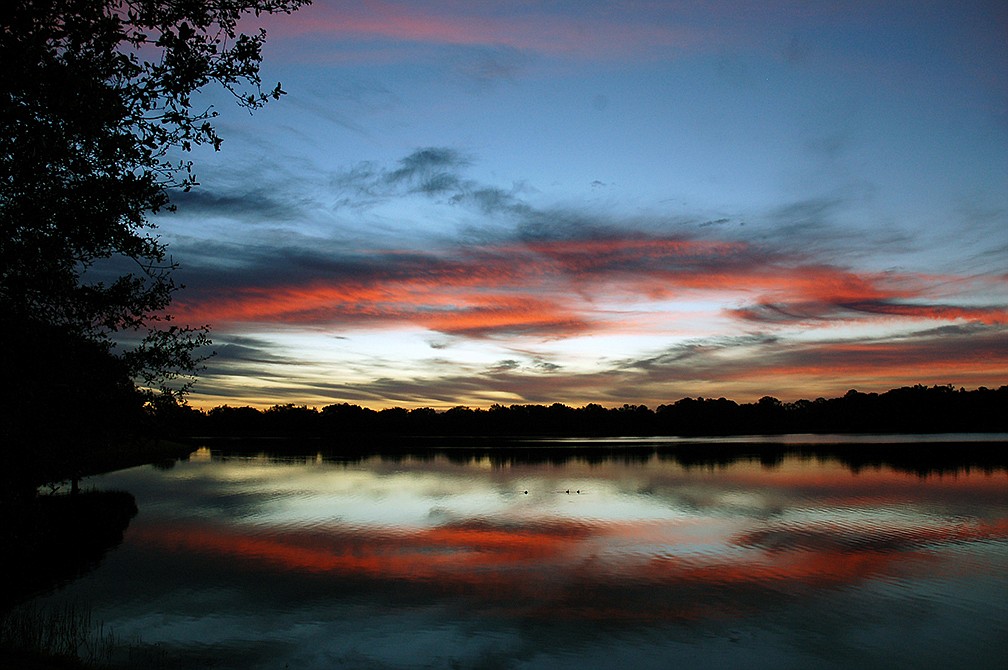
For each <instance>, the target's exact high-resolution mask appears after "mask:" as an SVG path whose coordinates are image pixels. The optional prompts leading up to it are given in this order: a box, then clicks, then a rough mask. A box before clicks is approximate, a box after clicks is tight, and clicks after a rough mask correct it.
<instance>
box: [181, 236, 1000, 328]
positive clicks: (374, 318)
mask: <svg viewBox="0 0 1008 670" xmlns="http://www.w3.org/2000/svg"><path fill="white" fill-rule="evenodd" d="M373 258H374V261H373V262H371V263H370V264H369V265H367V266H366V267H365V268H364V269H363V270H360V269H358V268H357V267H356V266H352V267H349V268H348V269H347V270H346V271H345V272H341V273H339V274H338V275H337V276H336V277H334V278H326V277H325V276H310V277H308V278H306V280H305V281H304V283H302V284H298V283H290V282H288V283H282V284H278V285H273V286H269V285H266V286H263V285H258V286H244V287H243V286H236V287H234V288H233V289H231V290H230V291H229V292H228V293H227V295H225V296H222V297H210V298H206V299H204V300H203V301H201V302H199V301H195V300H193V299H192V298H191V297H190V296H186V297H185V298H184V300H185V299H188V300H189V302H184V301H183V302H180V303H179V305H178V309H177V312H178V314H179V316H184V317H185V318H187V319H189V320H191V321H208V322H212V323H221V322H243V321H247V322H274V323H287V324H306V325H324V324H335V325H339V326H340V327H354V326H355V325H357V326H368V327H373V326H375V325H387V326H393V325H400V324H401V325H406V324H409V325H414V326H421V327H425V328H429V329H432V330H437V331H440V332H444V333H452V334H461V335H469V336H487V335H493V334H520V333H525V334H537V335H544V336H569V335H572V334H577V333H584V332H589V331H593V330H595V331H598V330H606V329H609V328H612V327H613V326H614V322H613V321H612V320H611V319H610V318H609V316H608V315H603V313H601V312H599V311H598V309H599V308H598V307H597V305H598V304H599V303H600V302H601V303H608V304H610V305H612V304H619V303H621V302H623V301H626V300H628V299H629V300H632V301H633V302H635V303H641V302H646V301H649V300H657V299H674V298H694V299H702V300H704V301H707V302H710V303H712V304H718V303H720V304H722V305H729V304H732V303H735V304H738V303H739V302H742V303H743V304H744V305H745V304H746V303H748V304H747V305H745V306H742V307H732V308H730V309H727V310H726V312H725V313H726V314H728V315H730V316H734V317H736V318H741V319H745V320H750V321H759V322H766V323H794V322H798V323H806V324H807V323H815V322H824V321H833V320H838V321H855V320H861V321H863V320H878V319H890V320H891V319H907V320H909V319H915V320H919V319H928V320H936V321H956V320H966V321H973V322H978V323H984V324H1003V323H1005V322H1006V321H1008V312H1006V309H1005V308H1004V307H1001V306H991V307H977V306H957V305H948V304H934V303H930V302H928V301H927V294H928V290H929V285H930V284H931V283H933V282H929V280H928V278H927V277H922V276H916V275H899V276H897V275H893V274H891V273H887V274H877V273H876V274H871V273H868V274H858V273H855V272H851V271H849V270H844V269H841V268H836V267H831V266H825V265H809V264H802V263H800V262H796V261H795V260H793V259H786V258H782V257H780V256H779V255H773V254H764V253H761V252H760V250H758V249H755V248H753V247H751V246H749V245H745V244H742V243H728V242H716V241H704V240H689V239H679V238H644V237H639V236H638V237H627V238H604V239H582V240H565V241H543V242H533V243H529V244H524V245H504V246H484V247H476V248H469V249H467V250H465V251H464V252H463V254H462V255H460V256H459V257H458V258H456V259H454V260H448V259H445V258H443V257H439V256H434V255H430V256H427V257H418V256H417V255H416V254H405V253H402V254H400V253H396V252H389V251H383V252H376V253H375V255H374V256H373ZM355 260H356V261H358V262H359V257H358V258H357V259H355ZM323 275H324V273H323ZM642 309H644V310H645V311H646V307H645V308H642ZM642 318H644V317H643V316H642ZM619 325H621V326H625V325H626V324H619Z"/></svg>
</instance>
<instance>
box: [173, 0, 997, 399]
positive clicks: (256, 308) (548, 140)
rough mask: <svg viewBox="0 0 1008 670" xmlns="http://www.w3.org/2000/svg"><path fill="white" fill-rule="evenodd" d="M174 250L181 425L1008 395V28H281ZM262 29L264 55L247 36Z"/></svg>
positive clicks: (668, 7) (662, 12)
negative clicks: (183, 342) (304, 416)
mask: <svg viewBox="0 0 1008 670" xmlns="http://www.w3.org/2000/svg"><path fill="white" fill-rule="evenodd" d="M264 24H265V25H266V27H267V29H268V31H269V40H268V43H267V48H266V51H265V60H264V65H263V75H264V80H266V81H267V82H273V81H275V80H279V81H282V82H283V85H284V89H285V90H286V91H287V92H288V95H287V96H285V97H284V98H283V99H282V100H281V101H279V102H277V103H271V104H270V105H268V106H267V108H265V109H264V110H261V111H259V112H257V113H256V114H254V115H251V116H250V115H247V114H245V113H244V112H242V111H241V110H239V109H237V108H235V107H233V106H231V105H230V104H229V102H228V100H227V99H226V97H225V96H223V95H220V94H219V93H214V92H209V91H208V92H207V93H206V101H207V102H208V103H213V104H215V105H216V106H217V108H218V109H219V110H220V111H221V113H222V116H221V117H220V119H219V120H220V124H219V129H220V132H221V134H222V136H223V137H224V138H225V142H224V145H223V148H222V151H221V152H220V153H218V154H213V153H212V152H209V153H197V154H196V155H195V156H194V159H195V160H196V164H197V170H198V174H199V178H200V182H201V186H200V187H199V188H198V189H196V190H195V191H193V192H192V193H189V194H181V193H180V194H176V197H175V201H176V203H177V204H178V206H179V209H178V212H177V213H175V214H173V215H170V216H159V217H158V223H159V225H160V226H161V232H162V234H163V235H164V237H165V239H166V240H167V241H168V242H169V244H170V248H171V250H172V253H173V255H174V256H175V258H176V259H177V260H179V261H180V262H181V263H182V265H183V269H182V271H181V272H180V278H181V279H182V281H184V282H185V283H186V284H187V288H186V290H185V291H183V292H181V293H180V294H179V295H178V298H177V302H176V306H175V311H176V312H177V313H178V315H179V318H180V319H183V320H185V321H188V322H191V323H210V324H211V325H212V326H213V339H214V342H215V346H214V348H215V350H216V351H217V355H216V356H215V357H214V358H212V359H211V360H210V361H208V369H207V370H206V372H205V373H204V374H203V375H202V376H201V379H200V381H199V382H198V384H197V385H196V386H195V387H194V392H193V395H192V397H191V401H192V402H193V404H195V405H198V406H212V405H216V404H223V403H228V404H232V405H234V404H255V405H270V404H274V403H286V402H294V403H298V404H308V405H316V406H321V405H325V404H330V403H334V402H344V401H348V402H353V403H359V404H363V405H368V406H372V407H384V406H389V405H399V406H407V407H413V406H435V407H448V406H453V405H470V406H486V405H489V404H491V403H494V402H500V403H503V404H512V403H525V402H536V403H542V402H554V401H556V402H564V403H567V404H571V405H581V404H585V403H587V402H599V403H601V404H604V405H613V404H622V403H624V402H630V403H643V404H647V405H649V406H652V407H653V406H655V405H658V404H661V403H663V402H670V401H674V400H677V399H678V398H680V397H683V396H687V395H688V396H697V395H704V396H714V397H717V396H725V397H730V398H734V399H736V400H740V401H744V400H752V399H755V398H758V397H760V396H762V395H767V394H770V395H775V396H777V397H780V398H782V399H796V398H799V397H806V398H814V397H816V396H820V395H823V396H829V395H834V394H840V393H843V392H844V391H845V390H846V389H848V388H859V389H861V390H884V389H887V388H890V387H892V386H899V385H904V384H914V383H924V384H936V383H940V384H944V383H951V384H954V385H956V386H960V385H962V386H966V387H976V386H980V385H986V386H999V385H1001V384H1004V383H1006V379H1008V328H1006V323H1008V39H1005V38H1006V35H1008V8H1006V7H1005V6H1004V5H1003V3H997V2H990V3H981V2H967V3H928V2H908V3H871V2H861V3H829V4H828V5H827V4H826V3H787V2H760V3H737V2H731V3H728V2H724V3H719V2H709V3H703V2H689V3H685V2H683V3H680V2H639V3H637V2H629V3H615V4H613V3H599V2H570V3H564V2H555V3H524V2H517V3H514V2H509V3H481V2H475V3H473V2H464V3H463V2H422V3H397V2H357V3H337V2H327V1H325V0H316V1H315V3H314V4H313V5H312V6H310V7H307V8H304V9H302V10H300V11H299V12H297V13H296V14H294V15H292V16H280V17H269V18H268V19H267V20H265V22H264ZM254 25H255V23H254V22H252V23H250V24H249V27H253V26H254Z"/></svg>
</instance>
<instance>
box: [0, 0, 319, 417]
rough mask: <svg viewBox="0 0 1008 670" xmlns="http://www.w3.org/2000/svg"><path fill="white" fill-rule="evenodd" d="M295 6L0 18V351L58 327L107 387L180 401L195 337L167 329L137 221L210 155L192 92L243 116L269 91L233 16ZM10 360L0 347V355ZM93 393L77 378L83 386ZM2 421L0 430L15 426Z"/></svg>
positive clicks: (106, 5)
mask: <svg viewBox="0 0 1008 670" xmlns="http://www.w3.org/2000/svg"><path fill="white" fill-rule="evenodd" d="M308 1H309V0H210V1H205V0H14V2H13V3H10V4H5V5H4V10H3V12H0V314H2V316H0V320H2V321H0V330H3V331H5V332H6V333H10V335H9V337H8V340H7V341H6V342H4V344H7V345H11V344H13V343H15V342H17V341H19V340H24V339H26V338H30V337H32V334H33V333H37V332H49V330H50V329H58V330H59V331H61V332H62V333H64V334H65V337H66V338H68V341H73V342H74V343H75V344H74V348H80V347H84V344H83V343H85V342H89V343H92V344H93V345H94V346H96V347H98V348H99V349H101V350H102V352H103V354H102V360H105V361H106V362H109V364H110V365H113V367H116V366H118V367H116V370H117V373H116V375H113V376H115V377H116V379H117V380H118V379H119V372H118V371H119V370H120V368H121V369H122V370H124V371H125V373H126V375H127V376H128V377H129V378H130V379H132V380H134V381H135V382H136V383H137V385H138V386H140V387H141V388H142V389H144V390H145V391H146V390H149V389H153V390H157V391H160V392H161V393H162V394H166V395H168V396H173V397H179V396H181V394H183V393H184V392H185V390H186V389H187V386H188V383H190V381H191V375H192V374H193V373H194V372H195V371H196V370H197V369H198V367H199V356H198V355H197V354H196V351H197V349H198V348H199V347H200V346H201V345H203V344H205V343H206V342H207V339H206V329H205V328H190V327H180V326H177V325H175V324H174V323H171V318H170V316H168V314H167V312H166V308H167V307H168V305H169V303H170V301H171V298H172V294H173V293H174V292H175V291H176V290H177V289H178V288H179V287H178V285H177V284H176V283H175V281H174V280H173V278H172V271H173V270H174V269H175V267H176V265H175V263H174V261H173V260H172V259H171V257H169V256H168V254H167V250H166V248H165V245H164V243H163V242H162V241H161V240H160V239H159V238H158V236H157V235H156V234H155V232H154V228H155V226H154V224H153V222H152V220H151V218H150V217H151V215H153V214H156V213H158V212H159V211H162V210H165V209H166V208H170V207H171V205H170V203H169V191H170V189H173V188H181V189H186V190H187V189H189V188H191V187H192V186H194V185H196V179H195V176H194V173H193V171H192V167H193V166H192V162H191V161H189V160H187V159H186V158H185V157H184V155H185V153H186V152H188V151H190V150H191V149H192V148H193V147H195V146H197V145H209V146H212V147H214V148H215V149H219V148H220V144H221V138H220V137H219V136H218V134H217V132H216V130H215V129H214V126H213V119H214V118H215V117H216V116H217V111H216V110H214V109H213V108H204V107H203V106H196V100H195V99H194V97H193V96H194V95H195V94H197V93H198V92H199V91H200V90H202V89H203V88H204V87H206V86H208V85H211V84H217V85H220V86H223V87H224V88H225V89H227V90H228V91H230V92H231V93H233V94H234V97H235V100H236V101H237V103H238V104H239V105H240V106H242V107H244V108H247V109H249V110H254V109H257V108H259V107H261V106H262V105H263V104H265V103H266V102H267V101H268V100H269V99H271V98H279V97H280V95H282V94H283V91H282V90H281V88H280V85H279V84H277V86H276V87H275V88H272V89H271V90H269V91H268V92H264V91H263V89H262V87H261V81H260V76H259V64H260V60H261V48H262V45H263V41H264V39H265V32H264V31H260V32H258V33H255V34H252V35H245V34H240V33H239V32H238V30H237V23H238V21H239V19H240V18H241V17H242V15H243V14H247V13H255V14H257V15H258V14H260V13H263V12H266V13H275V12H288V13H289V12H291V11H293V10H295V9H297V8H298V7H300V6H302V5H304V4H307V2H308ZM20 355H21V354H20V353H19V352H17V351H16V350H9V349H8V350H5V356H7V357H11V358H14V357H18V356H20ZM113 358H115V359H117V360H118V361H119V363H116V364H113V363H112V362H111V361H112V359H113ZM95 360H98V359H95ZM89 365H90V363H89ZM53 374H54V375H55V376H57V377H58V376H59V375H60V372H59V371H58V370H56V371H53ZM36 377H37V375H33V374H32V373H31V372H30V370H29V371H27V372H26V373H25V376H22V377H20V378H17V379H14V380H10V381H9V382H8V385H9V386H13V387H14V389H13V390H12V391H11V392H12V393H14V392H18V391H20V390H21V389H22V388H23V387H24V386H25V385H33V384H34V385H39V386H42V387H45V386H47V385H48V384H50V381H51V380H40V379H37V378H36ZM99 381H100V375H99V376H97V377H92V378H91V379H90V380H89V386H91V387H94V386H95V385H97V384H98V383H99ZM85 383H88V382H85ZM117 383H118V382H117ZM152 397H153V391H151V392H149V395H148V398H152ZM47 409H48V410H49V411H52V412H53V413H54V414H58V412H57V409H58V408H54V407H50V408H47ZM4 418H5V419H8V420H7V421H4V423H5V424H9V423H10V421H17V420H19V419H20V418H21V417H18V416H16V415H13V414H12V415H11V416H10V417H4ZM35 418H37V414H36V416H35Z"/></svg>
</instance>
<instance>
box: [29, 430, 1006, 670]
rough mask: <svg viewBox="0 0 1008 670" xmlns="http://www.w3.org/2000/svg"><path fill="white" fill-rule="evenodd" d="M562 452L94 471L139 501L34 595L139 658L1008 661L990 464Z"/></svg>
mask: <svg viewBox="0 0 1008 670" xmlns="http://www.w3.org/2000/svg"><path fill="white" fill-rule="evenodd" d="M574 453H575V454H576V453H577V452H574ZM569 454H570V452H560V451H558V452H557V453H556V455H555V456H553V457H550V458H545V459H544V458H540V457H536V458H520V457H519V458H513V459H512V458H506V457H505V458H501V457H497V458H494V459H491V458H490V457H488V456H486V455H476V456H473V455H464V454H458V453H456V454H453V453H451V452H448V453H447V454H434V455H430V454H429V455H427V456H424V457H418V456H413V457H408V456H407V457H399V458H388V457H386V458H382V457H365V458H361V459H357V460H352V461H343V462H340V461H333V460H327V459H324V458H322V457H321V456H311V457H306V458H269V457H266V456H257V457H228V458H221V457H220V455H219V454H216V453H211V452H210V451H208V450H205V449H204V450H201V451H199V452H196V453H195V454H193V456H192V457H191V458H190V460H189V461H188V462H182V463H178V464H177V465H176V466H175V467H173V468H171V469H157V468H153V467H145V468H137V469H132V470H127V471H123V472H119V473H114V474H111V475H107V476H104V477H99V478H95V479H94V480H92V481H91V483H92V484H94V485H95V486H96V487H98V488H120V489H125V490H128V491H130V492H132V493H133V494H134V495H135V496H136V498H137V503H138V505H139V508H140V513H139V515H138V516H137V517H136V518H135V519H134V520H133V522H132V524H131V525H130V527H129V529H128V531H127V532H126V536H125V540H124V542H123V544H122V545H120V546H119V547H118V548H116V549H115V550H113V551H111V552H110V553H109V554H108V555H107V556H106V558H105V560H104V561H103V563H102V564H101V566H100V567H99V568H98V569H97V570H95V571H94V572H92V573H91V574H89V575H88V576H86V577H84V578H82V579H80V580H78V581H77V582H74V583H73V584H71V585H69V586H68V587H66V588H65V589H63V590H62V591H61V592H59V593H57V594H53V595H51V596H48V597H47V598H45V599H43V600H44V601H46V602H60V601H63V600H66V599H79V600H81V601H83V602H87V603H89V604H90V605H91V606H92V607H93V610H94V616H95V618H97V619H100V620H103V621H104V622H105V623H106V624H107V625H109V626H111V627H112V628H113V629H114V631H115V633H116V634H117V635H118V636H119V637H120V638H123V639H125V640H127V641H129V640H133V641H134V645H133V649H132V651H131V652H130V653H132V655H133V661H134V662H142V663H143V664H144V665H146V666H147V667H150V668H158V667H163V668H176V667H178V668H202V667H207V668H211V667H212V668H271V669H278V670H279V669H282V668H291V669H298V670H303V669H313V668H340V667H347V668H372V667H379V668H380V667H392V668H442V667H443V668H454V667H461V668H594V667H623V668H634V669H637V668H675V667H681V666H686V667H690V668H706V667H725V666H735V667H749V668H761V667H762V668H789V667H790V668H804V667H813V666H815V667H878V668H899V667H905V668H947V667H968V668H984V667H991V668H993V667H1005V662H1004V653H1005V650H1006V649H1008V471H1006V470H1005V468H1004V467H994V468H986V469H977V468H975V467H973V468H968V469H959V470H958V471H955V472H949V471H946V472H944V473H942V474H930V475H925V476H921V475H920V474H917V473H915V472H907V471H902V470H899V469H896V468H894V467H891V466H885V465H882V466H870V467H859V468H855V469H852V468H851V467H849V466H847V465H844V464H843V463H842V462H839V461H837V460H833V459H830V458H813V457H809V456H804V457H802V456H796V455H785V456H784V457H783V458H777V459H775V460H773V461H771V462H767V461H766V459H764V461H763V462H761V461H760V459H759V458H747V457H741V458H738V459H737V460H734V461H731V459H727V460H728V461H729V462H722V463H719V464H711V463H702V462H701V463H699V464H696V463H694V462H692V461H691V464H690V465H685V464H684V463H683V462H682V460H681V459H677V458H675V457H674V456H671V455H668V454H665V453H657V452H656V453H653V454H650V455H648V454H647V453H643V454H642V453H639V452H638V453H635V455H634V456H633V457H632V458H630V457H627V458H619V457H617V458H599V457H598V456H597V455H596V456H593V457H592V458H591V459H585V458H580V457H577V456H575V457H568V456H569ZM723 460H724V459H723ZM855 470H856V471H855ZM526 491H527V493H526Z"/></svg>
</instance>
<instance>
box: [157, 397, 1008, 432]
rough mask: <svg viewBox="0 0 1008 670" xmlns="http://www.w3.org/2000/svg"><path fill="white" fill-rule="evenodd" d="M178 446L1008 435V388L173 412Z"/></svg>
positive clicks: (168, 418) (170, 420)
mask: <svg viewBox="0 0 1008 670" xmlns="http://www.w3.org/2000/svg"><path fill="white" fill-rule="evenodd" d="M161 419H162V420H164V422H165V423H164V424H163V425H165V426H166V427H168V428H169V429H170V431H171V432H172V433H174V434H175V435H179V436H207V437H214V436H217V437H324V438H330V437H331V438H337V437H341V436H348V435H363V434H366V435H375V436H488V437H490V436H570V437H583V436H584V437H587V436H652V435H680V436H702V435H761V434H762V435H767V434H769V435H772V434H784V433H945V432H1008V386H1002V387H1000V388H998V389H988V388H984V387H981V388H979V389H976V390H972V391H967V390H965V389H962V388H960V389H955V388H953V387H952V386H933V387H926V386H921V385H917V386H912V387H903V388H898V389H893V390H891V391H887V392H885V393H861V392H858V391H854V390H851V391H848V392H847V393H846V394H845V395H844V396H843V397H840V398H830V399H825V398H817V399H815V400H798V401H796V402H790V403H786V402H781V401H780V400H778V399H776V398H773V397H770V396H765V397H763V398H760V399H759V400H758V401H756V402H754V403H744V404H739V403H736V402H734V401H731V400H726V399H725V398H717V399H710V398H683V399H682V400H679V401H677V402H674V403H671V404H667V405H659V406H658V407H657V408H655V409H654V410H652V409H650V408H648V407H646V406H644V405H629V404H625V405H623V406H621V407H613V408H605V407H602V406H601V405H597V404H589V405H585V406H584V407H569V406H567V405H562V404H559V403H554V404H552V405H510V406H504V405H493V406H491V407H489V408H487V409H482V408H476V409H473V408H469V407H454V408H452V409H448V410H445V411H436V410H433V409H428V408H424V409H411V410H407V409H403V408H399V407H396V408H389V409H383V410H373V409H368V408H366V407H361V406H359V405H351V404H347V403H341V404H335V405H328V406H326V407H323V408H321V409H316V408H310V407H305V406H297V405H276V406H274V407H270V408H269V409H266V410H259V409H256V408H253V407H230V406H227V405H225V406H221V407H215V408H213V409H210V410H207V411H200V410H197V409H193V408H191V407H188V406H181V407H173V408H171V409H170V410H167V413H166V414H165V415H163V416H162V417H161Z"/></svg>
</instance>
